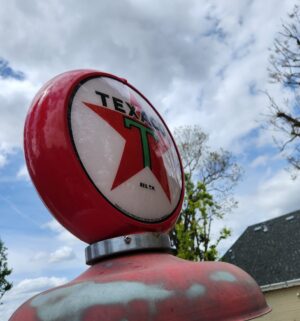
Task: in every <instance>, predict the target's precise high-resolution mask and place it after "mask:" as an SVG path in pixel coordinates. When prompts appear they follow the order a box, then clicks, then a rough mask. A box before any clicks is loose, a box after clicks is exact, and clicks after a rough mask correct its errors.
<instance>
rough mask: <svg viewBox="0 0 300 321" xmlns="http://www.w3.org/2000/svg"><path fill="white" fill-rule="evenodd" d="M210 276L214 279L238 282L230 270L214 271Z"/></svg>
mask: <svg viewBox="0 0 300 321" xmlns="http://www.w3.org/2000/svg"><path fill="white" fill-rule="evenodd" d="M210 278H211V279H212V280H214V281H225V282H236V281H237V279H236V277H235V276H234V275H233V274H232V273H229V272H226V271H216V272H213V273H212V274H211V276H210Z"/></svg>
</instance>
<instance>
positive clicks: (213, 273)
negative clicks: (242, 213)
mask: <svg viewBox="0 0 300 321" xmlns="http://www.w3.org/2000/svg"><path fill="white" fill-rule="evenodd" d="M269 310H270V308H269V307H268V306H266V304H265V300H264V297H263V294H262V293H261V292H260V290H259V287H258V286H257V284H256V283H255V281H254V280H253V279H252V278H251V277H250V276H249V275H248V274H247V273H245V272H244V271H242V270H241V269H239V268H237V267H235V266H234V265H231V264H228V263H221V262H203V263H195V262H189V261H185V260H182V259H179V258H177V257H174V256H172V255H169V254H163V253H146V254H134V255H129V256H122V257H117V258H114V259H110V260H104V261H102V262H99V263H97V264H95V265H93V266H92V267H90V268H89V269H88V270H87V271H86V272H84V273H83V274H82V275H80V276H79V277H78V278H76V279H75V280H74V281H72V282H70V283H68V284H66V285H64V286H61V287H58V288H55V289H52V290H49V291H47V292H44V293H42V294H39V295H38V296H36V297H34V298H32V299H31V300H29V301H28V302H26V303H25V304H24V305H23V306H21V308H20V309H19V310H18V311H17V312H16V313H15V314H14V315H13V316H12V318H11V320H10V321H24V320H26V321H29V320H30V321H42V320H43V321H96V320H97V321H102V320H103V321H120V320H128V321H141V320H149V321H150V320H151V321H182V320H189V321H217V320H220V321H225V320H226V321H243V320H251V319H253V318H256V317H258V316H261V315H263V314H265V313H267V312H268V311H269Z"/></svg>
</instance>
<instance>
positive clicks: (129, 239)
mask: <svg viewBox="0 0 300 321" xmlns="http://www.w3.org/2000/svg"><path fill="white" fill-rule="evenodd" d="M124 241H125V243H126V244H129V243H130V242H131V237H129V236H124Z"/></svg>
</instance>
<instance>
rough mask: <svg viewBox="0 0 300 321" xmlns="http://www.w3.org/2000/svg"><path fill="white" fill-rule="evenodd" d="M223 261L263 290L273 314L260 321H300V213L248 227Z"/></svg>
mask: <svg viewBox="0 0 300 321" xmlns="http://www.w3.org/2000/svg"><path fill="white" fill-rule="evenodd" d="M223 261H225V262H228V263H232V264H235V265H237V266H239V267H241V268H242V269H243V270H245V271H246V272H248V273H249V274H250V275H251V276H252V277H253V278H254V279H255V280H256V281H257V283H258V284H259V285H260V286H261V289H262V291H263V292H264V294H265V297H266V299H267V302H268V304H269V305H270V306H271V307H272V309H273V311H272V312H271V313H269V314H268V315H266V316H264V317H262V318H260V320H272V321H275V320H276V321H300V211H296V212H293V213H289V214H286V215H283V216H280V217H277V218H275V219H271V220H268V221H265V222H261V223H259V224H255V225H251V226H249V227H248V228H247V229H246V230H245V231H244V233H243V234H242V235H241V236H240V237H239V239H238V240H237V241H236V242H235V243H234V244H233V245H232V247H231V248H230V249H229V250H228V251H227V252H226V253H225V255H224V256H223Z"/></svg>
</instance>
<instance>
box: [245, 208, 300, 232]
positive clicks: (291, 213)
mask: <svg viewBox="0 0 300 321" xmlns="http://www.w3.org/2000/svg"><path fill="white" fill-rule="evenodd" d="M291 215H300V210H296V211H293V212H290V213H287V214H284V215H280V216H276V217H273V218H271V219H268V220H266V221H262V222H259V223H255V224H252V225H248V228H249V227H254V226H257V225H262V224H266V223H269V222H271V221H276V220H280V219H282V218H284V217H286V216H291Z"/></svg>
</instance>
